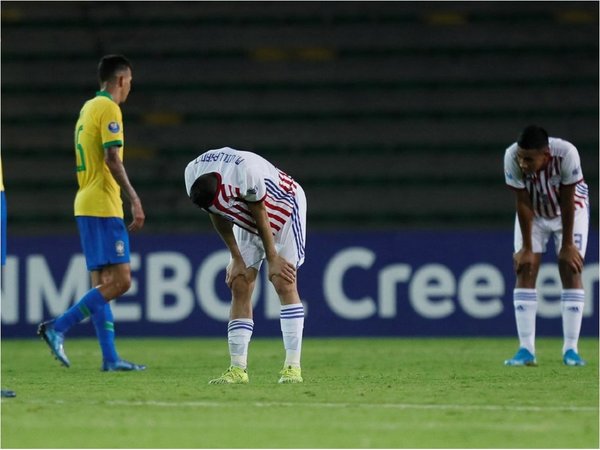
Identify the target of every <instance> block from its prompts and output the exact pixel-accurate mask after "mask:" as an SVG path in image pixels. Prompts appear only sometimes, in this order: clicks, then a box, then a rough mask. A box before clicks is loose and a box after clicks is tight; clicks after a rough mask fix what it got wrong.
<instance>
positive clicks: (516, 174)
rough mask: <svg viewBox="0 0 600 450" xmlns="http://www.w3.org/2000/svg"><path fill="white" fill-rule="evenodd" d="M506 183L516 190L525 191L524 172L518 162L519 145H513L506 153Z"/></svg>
mask: <svg viewBox="0 0 600 450" xmlns="http://www.w3.org/2000/svg"><path fill="white" fill-rule="evenodd" d="M504 181H505V183H506V184H507V185H508V186H510V187H512V188H515V189H525V183H524V181H523V172H522V171H521V168H520V167H519V164H518V162H517V144H516V143H515V144H513V145H511V146H510V147H508V148H507V149H506V152H505V153H504Z"/></svg>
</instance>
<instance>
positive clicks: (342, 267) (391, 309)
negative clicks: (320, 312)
mask: <svg viewBox="0 0 600 450" xmlns="http://www.w3.org/2000/svg"><path fill="white" fill-rule="evenodd" d="M374 262H375V253H374V252H372V251H371V250H369V249H367V248H362V247H350V248H346V249H343V250H340V251H339V252H338V253H336V254H335V255H334V256H333V257H332V258H331V260H330V262H329V264H328V265H327V267H326V268H325V273H324V277H323V291H324V294H325V300H326V302H327V304H328V305H329V307H330V308H331V309H332V311H334V312H335V313H336V314H337V315H339V316H340V317H343V318H345V319H350V320H362V319H367V318H369V317H372V316H374V315H375V314H376V313H377V314H378V315H379V317H382V318H394V317H396V316H397V304H398V294H397V285H398V284H399V283H408V300H409V302H410V304H411V306H412V307H413V309H414V310H415V311H416V312H417V313H418V314H419V315H420V316H422V317H425V318H427V319H443V318H446V317H448V316H450V315H451V314H453V313H454V312H455V310H456V302H458V304H459V305H460V307H461V308H462V310H463V311H464V312H465V313H466V314H468V315H469V316H471V317H474V318H477V319H489V318H493V317H495V316H497V315H499V314H501V313H502V312H503V310H504V304H503V301H502V298H503V297H504V296H505V295H506V287H505V282H504V277H503V275H502V272H500V270H499V269H498V268H496V267H495V266H493V265H490V264H486V263H477V264H473V265H471V266H470V267H468V268H467V269H466V270H465V272H464V273H463V274H462V275H461V276H460V278H459V282H458V292H457V289H456V278H455V276H454V274H453V273H452V271H450V269H449V268H448V267H446V266H444V265H442V264H425V265H424V266H422V267H421V268H420V269H418V270H417V271H415V273H414V275H413V277H412V279H410V275H411V271H412V268H411V266H410V265H408V264H391V265H388V266H385V267H383V268H382V269H380V270H379V274H378V293H377V294H378V303H377V305H376V303H375V301H374V300H373V297H369V296H365V297H363V298H360V299H351V298H350V297H349V296H348V295H347V294H346V292H345V291H344V286H343V280H344V276H345V275H346V272H347V271H348V270H350V269H352V268H357V267H358V268H361V269H365V270H366V269H370V268H371V267H372V266H373V264H374ZM582 278H583V284H584V289H585V296H586V299H585V306H584V316H585V317H591V316H592V315H593V312H594V311H593V310H594V303H593V301H594V297H593V295H594V285H595V284H596V283H598V280H599V274H598V264H588V265H586V267H585V269H584V270H583V274H582ZM537 289H538V302H539V305H538V314H539V315H540V317H543V318H548V319H552V318H558V317H560V316H561V312H560V302H557V301H556V300H559V299H560V291H561V289H562V288H561V287H560V277H559V275H558V268H557V266H556V264H543V265H542V266H541V267H540V274H539V277H538V286H537ZM511 292H512V289H511ZM547 297H554V300H555V301H551V300H550V299H548V298H547ZM455 298H456V301H455Z"/></svg>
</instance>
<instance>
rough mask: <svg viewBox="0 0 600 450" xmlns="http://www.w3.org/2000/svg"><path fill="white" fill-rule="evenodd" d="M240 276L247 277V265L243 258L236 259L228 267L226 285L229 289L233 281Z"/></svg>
mask: <svg viewBox="0 0 600 450" xmlns="http://www.w3.org/2000/svg"><path fill="white" fill-rule="evenodd" d="M240 276H241V277H245V276H246V263H245V262H244V260H242V259H241V258H234V259H232V260H231V261H230V263H229V264H228V265H227V269H226V271H225V283H226V284H227V287H228V288H229V289H231V288H232V285H233V280H235V279H236V278H237V277H240Z"/></svg>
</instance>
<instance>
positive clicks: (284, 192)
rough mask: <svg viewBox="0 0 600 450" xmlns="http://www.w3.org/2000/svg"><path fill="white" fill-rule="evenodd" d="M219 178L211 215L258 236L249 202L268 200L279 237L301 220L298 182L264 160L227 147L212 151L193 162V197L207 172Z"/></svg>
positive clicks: (188, 179)
mask: <svg viewBox="0 0 600 450" xmlns="http://www.w3.org/2000/svg"><path fill="white" fill-rule="evenodd" d="M211 172H215V173H216V174H217V176H218V179H219V187H218V191H217V195H216V196H215V198H214V200H213V203H212V204H211V205H210V206H209V207H208V208H207V209H208V211H209V212H211V213H214V214H218V215H219V216H221V217H224V218H225V219H227V220H229V221H230V222H233V223H234V224H236V225H238V226H240V227H242V228H244V229H245V230H247V231H249V232H251V233H253V234H258V230H257V228H256V222H255V221H254V218H253V217H252V214H251V213H250V210H249V208H248V205H247V203H246V202H258V201H264V204H265V208H266V210H267V215H268V217H269V222H270V224H271V230H272V231H273V234H277V233H278V232H279V231H280V230H281V229H282V228H283V226H284V224H286V222H288V221H289V220H295V218H297V211H298V204H297V201H296V196H295V192H296V189H297V187H298V185H297V184H296V182H295V181H294V180H293V179H292V177H290V176H289V175H287V174H286V173H285V172H283V171H281V170H279V169H278V168H277V167H275V166H274V165H273V164H271V163H270V162H269V161H267V160H266V159H264V158H263V157H261V156H259V155H257V154H255V153H251V152H246V151H241V150H235V149H233V148H229V147H223V148H219V149H215V150H209V151H207V152H205V153H203V154H201V155H200V156H198V157H197V158H196V159H194V160H193V161H191V162H190V163H189V164H188V165H187V167H186V169H185V187H186V191H187V193H188V196H189V195H190V190H191V188H192V185H193V184H194V182H195V181H196V180H197V179H198V178H199V177H200V176H201V175H204V174H206V173H211Z"/></svg>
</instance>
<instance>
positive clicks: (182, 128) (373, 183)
mask: <svg viewBox="0 0 600 450" xmlns="http://www.w3.org/2000/svg"><path fill="white" fill-rule="evenodd" d="M1 8H2V66H1V71H2V73H1V75H2V86H1V88H2V92H1V94H2V142H1V144H2V159H3V163H4V180H5V186H6V191H7V196H8V207H9V233H10V234H13V235H18V234H24V235H27V234H60V233H75V232H76V229H75V224H74V220H73V218H72V204H73V197H74V194H75V191H76V179H75V171H74V168H75V164H74V151H73V128H74V123H75V120H76V118H77V115H78V112H79V109H80V107H81V105H82V104H83V102H84V101H85V100H86V99H88V98H90V97H92V96H93V95H94V92H95V91H96V90H97V83H96V72H95V71H96V65H97V62H98V60H99V58H100V57H101V56H102V55H104V54H107V53H122V54H125V55H126V56H128V57H129V58H130V59H131V60H132V62H133V64H134V81H133V91H132V93H131V95H130V98H129V100H128V101H127V103H126V104H124V105H123V107H122V108H123V113H124V121H125V138H126V143H125V146H126V152H125V158H126V159H125V165H126V168H127V170H128V172H129V175H130V178H131V180H132V183H133V185H134V186H135V187H136V189H137V190H138V192H139V193H140V195H141V197H142V200H143V202H144V205H145V210H146V215H147V225H146V228H145V231H144V232H145V233H153V232H161V233H162V232H174V233H178V232H189V231H194V230H202V229H208V227H209V226H210V224H209V221H208V220H206V218H204V217H202V216H199V215H198V214H197V211H196V210H195V209H194V208H192V207H191V205H190V204H189V201H188V199H187V198H186V196H185V190H184V183H183V169H184V168H185V165H186V164H187V162H188V161H189V160H191V159H192V158H194V157H195V156H197V155H198V154H199V153H201V152H203V151H205V150H207V149H210V148H215V147H221V146H232V147H235V148H239V149H246V150H252V151H256V152H258V153H260V154H262V155H263V156H265V157H266V158H268V159H270V160H271V161H272V162H273V163H275V164H276V165H277V166H279V167H280V168H281V169H283V170H285V171H286V172H288V173H290V174H291V175H292V176H294V177H295V178H296V179H297V180H298V181H299V182H300V183H301V184H302V185H303V186H304V188H305V190H306V192H307V196H308V200H309V216H308V221H309V228H310V229H313V230H315V229H328V230H337V229H342V228H345V229H348V228H353V229H364V228H369V229H408V228H415V229H416V228H431V229H442V228H466V229H479V228H487V229H500V228H504V229H506V228H508V229H510V228H511V227H512V223H513V220H514V219H513V214H514V213H513V198H512V194H511V193H510V192H509V191H508V190H507V189H506V188H505V187H504V179H503V170H502V157H503V153H504V150H505V148H506V147H507V146H508V145H510V144H511V143H512V142H514V141H515V140H516V137H517V135H518V133H519V131H520V130H521V129H522V128H523V127H524V126H525V125H527V124H529V123H538V124H540V125H543V126H545V127H546V128H547V130H548V131H549V133H550V134H551V135H552V136H558V137H563V138H565V139H567V140H570V141H571V142H573V143H574V144H575V145H576V146H577V147H578V149H579V151H580V154H581V157H582V160H583V168H584V174H585V176H586V179H587V181H588V184H589V185H590V191H591V202H592V204H593V205H594V206H595V205H596V204H597V201H598V131H599V130H598V3H597V2H2V5H1ZM592 217H593V219H592V225H593V226H594V228H596V229H597V227H598V215H597V212H594V214H593V215H592Z"/></svg>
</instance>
